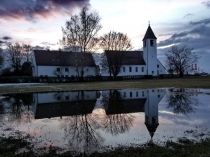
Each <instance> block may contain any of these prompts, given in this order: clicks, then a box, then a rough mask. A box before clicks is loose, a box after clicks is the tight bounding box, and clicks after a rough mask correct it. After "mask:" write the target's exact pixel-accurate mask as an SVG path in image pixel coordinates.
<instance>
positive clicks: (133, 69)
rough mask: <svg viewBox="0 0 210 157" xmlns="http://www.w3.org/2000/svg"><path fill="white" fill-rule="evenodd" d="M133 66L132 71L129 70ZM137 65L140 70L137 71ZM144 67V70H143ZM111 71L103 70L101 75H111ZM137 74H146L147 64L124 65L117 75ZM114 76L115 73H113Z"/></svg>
mask: <svg viewBox="0 0 210 157" xmlns="http://www.w3.org/2000/svg"><path fill="white" fill-rule="evenodd" d="M123 67H125V72H123ZM130 67H131V68H132V71H131V72H130V71H129V68H130ZM136 67H138V72H136ZM142 67H144V71H143V72H142ZM109 75H110V74H109V71H108V70H106V71H104V70H102V72H101V76H109ZM135 75H146V65H123V66H122V68H121V70H120V73H119V74H118V75H117V76H135ZM112 76H113V75H112Z"/></svg>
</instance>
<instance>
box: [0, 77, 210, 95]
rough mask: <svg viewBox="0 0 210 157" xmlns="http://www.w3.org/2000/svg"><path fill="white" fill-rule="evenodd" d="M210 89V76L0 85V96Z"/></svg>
mask: <svg viewBox="0 0 210 157" xmlns="http://www.w3.org/2000/svg"><path fill="white" fill-rule="evenodd" d="M165 87H181V88H210V76H188V77H184V78H170V79H158V78H155V79H134V80H124V81H103V82H79V83H44V84H35V85H8V86H1V85H0V94H3V93H22V92H47V91H68V90H106V89H147V88H165Z"/></svg>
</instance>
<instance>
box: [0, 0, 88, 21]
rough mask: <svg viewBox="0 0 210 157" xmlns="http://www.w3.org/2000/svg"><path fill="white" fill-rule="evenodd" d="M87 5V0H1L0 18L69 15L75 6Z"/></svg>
mask: <svg viewBox="0 0 210 157" xmlns="http://www.w3.org/2000/svg"><path fill="white" fill-rule="evenodd" d="M89 5H90V3H89V0H1V1H0V6H1V7H0V18H4V19H6V20H17V19H24V20H27V21H32V22H35V21H36V20H38V19H40V18H47V17H50V16H53V14H54V13H56V14H57V13H61V14H69V15H70V14H72V12H73V11H74V9H75V8H82V7H85V6H89Z"/></svg>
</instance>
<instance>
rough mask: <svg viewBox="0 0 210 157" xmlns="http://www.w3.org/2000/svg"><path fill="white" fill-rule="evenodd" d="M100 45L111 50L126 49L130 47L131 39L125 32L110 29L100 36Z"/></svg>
mask: <svg viewBox="0 0 210 157" xmlns="http://www.w3.org/2000/svg"><path fill="white" fill-rule="evenodd" d="M100 47H101V48H102V49H103V50H104V51H105V50H111V51H126V50H131V49H132V44H131V40H130V39H129V38H128V36H127V35H126V34H123V33H121V32H115V31H110V32H109V33H107V34H104V35H103V36H102V37H101V38H100Z"/></svg>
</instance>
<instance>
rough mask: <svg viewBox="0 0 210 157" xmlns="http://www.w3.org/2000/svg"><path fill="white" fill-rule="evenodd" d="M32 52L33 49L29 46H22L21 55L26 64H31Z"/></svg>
mask: <svg viewBox="0 0 210 157" xmlns="http://www.w3.org/2000/svg"><path fill="white" fill-rule="evenodd" d="M33 50H34V47H33V46H31V45H30V44H28V45H27V44H23V45H22V53H23V58H24V60H25V61H26V62H32V57H33V56H32V53H31V52H32V51H33Z"/></svg>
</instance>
